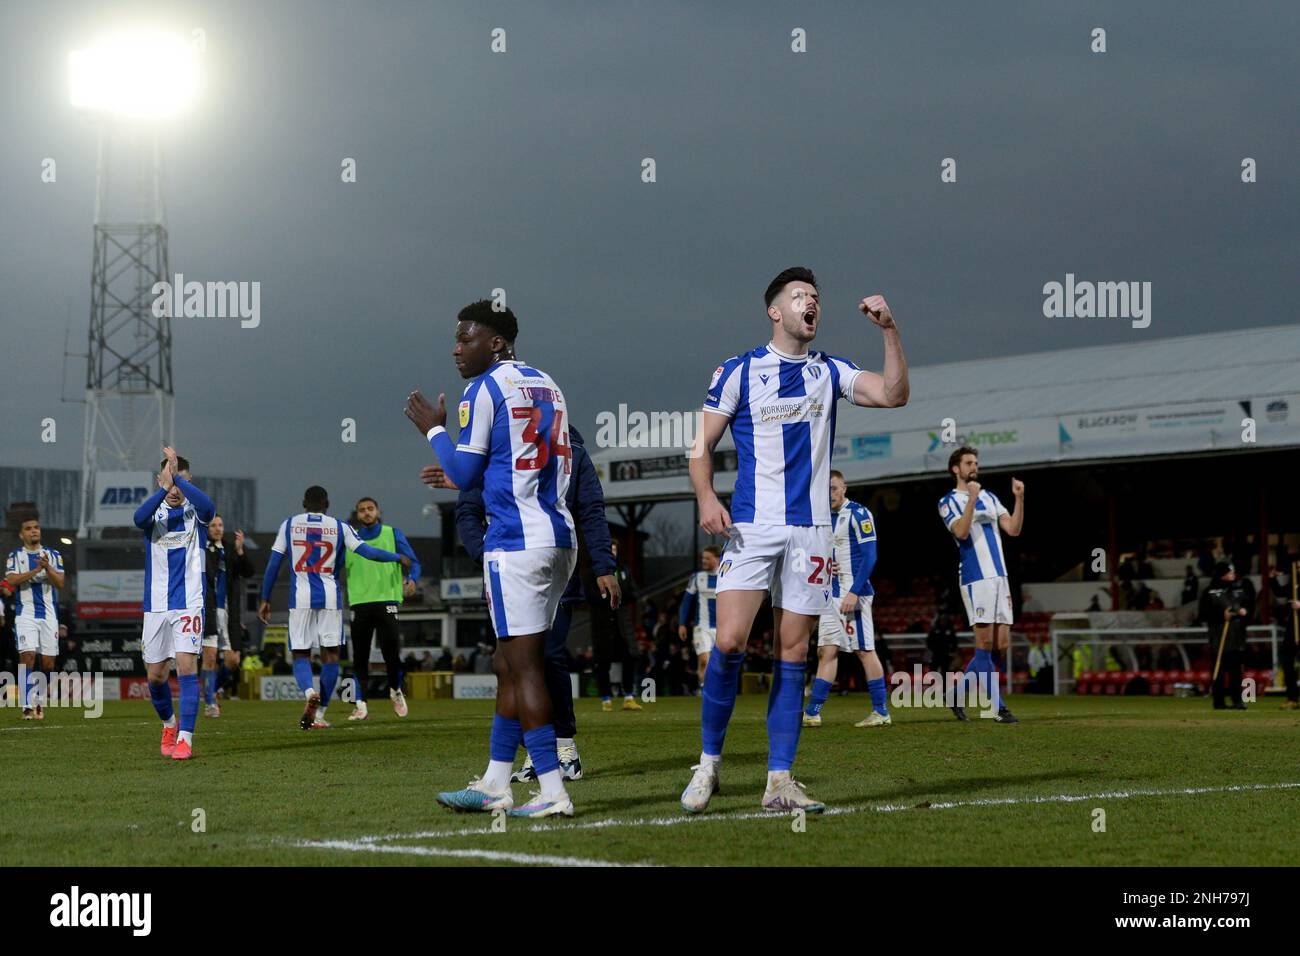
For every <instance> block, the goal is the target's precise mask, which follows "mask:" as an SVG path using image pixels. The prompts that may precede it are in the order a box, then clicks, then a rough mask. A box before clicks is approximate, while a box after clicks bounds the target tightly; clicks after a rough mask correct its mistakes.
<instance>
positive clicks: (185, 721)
mask: <svg viewBox="0 0 1300 956" xmlns="http://www.w3.org/2000/svg"><path fill="white" fill-rule="evenodd" d="M179 680H180V684H181V732H182V733H190V734H192V733H194V725H195V723H197V722H198V719H199V675H198V674H181V675H180V677H179ZM168 696H171V695H170V694H169V695H168Z"/></svg>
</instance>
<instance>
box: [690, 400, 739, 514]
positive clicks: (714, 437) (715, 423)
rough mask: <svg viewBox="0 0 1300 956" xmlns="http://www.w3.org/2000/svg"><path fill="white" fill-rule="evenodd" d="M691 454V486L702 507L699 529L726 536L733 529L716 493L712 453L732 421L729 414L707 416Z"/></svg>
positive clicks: (704, 417)
mask: <svg viewBox="0 0 1300 956" xmlns="http://www.w3.org/2000/svg"><path fill="white" fill-rule="evenodd" d="M703 419H704V420H703V422H702V423H701V425H700V433H699V435H697V436H696V439H695V446H694V447H693V448H692V449H691V452H690V459H691V460H690V466H689V467H690V473H691V487H692V488H694V489H695V500H696V501H697V502H698V503H699V506H700V527H701V528H703V529H704V530H705V531H707V532H708V533H709V534H727V533H728V531H729V529H730V528H731V515H730V514H728V513H727V509H726V508H724V507H722V502H721V501H719V500H718V495H717V492H715V491H714V490H713V450H714V449H715V448H717V447H718V442H719V441H720V440H721V439H722V433H723V432H724V431H726V430H727V425H728V424H730V422H731V418H730V416H728V415H718V414H712V413H706V414H705V415H704V416H703Z"/></svg>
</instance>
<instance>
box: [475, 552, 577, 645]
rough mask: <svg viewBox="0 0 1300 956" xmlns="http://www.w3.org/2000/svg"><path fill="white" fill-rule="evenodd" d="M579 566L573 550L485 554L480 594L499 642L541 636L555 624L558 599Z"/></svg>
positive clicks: (558, 604)
mask: <svg viewBox="0 0 1300 956" xmlns="http://www.w3.org/2000/svg"><path fill="white" fill-rule="evenodd" d="M577 563H578V552H577V550H576V549H575V548H529V549H527V550H525V551H488V552H486V553H485V554H484V555H483V593H484V594H485V595H486V596H487V599H488V613H489V614H491V616H492V629H493V631H495V632H496V636H497V637H498V638H506V637H519V636H520V635H522V634H542V633H544V632H546V631H549V630H550V629H551V625H552V624H554V623H555V611H556V609H557V608H558V607H559V606H560V597H561V596H562V595H563V594H564V589H565V588H567V587H568V586H569V578H570V577H571V576H572V575H573V569H574V567H576V566H577Z"/></svg>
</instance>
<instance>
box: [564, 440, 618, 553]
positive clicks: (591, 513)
mask: <svg viewBox="0 0 1300 956" xmlns="http://www.w3.org/2000/svg"><path fill="white" fill-rule="evenodd" d="M573 470H574V475H573V478H572V479H571V484H572V483H576V484H577V490H576V492H575V494H574V497H575V498H576V501H570V502H569V504H570V505H573V504H576V505H577V510H576V511H575V513H574V517H575V518H576V519H577V521H578V525H579V527H581V528H582V537H583V540H584V541H585V542H586V545H587V554H588V555H589V556H590V558H591V571H592V573H593V574H595V575H596V577H598V578H599V577H604V576H605V575H607V574H613V573H614V553H613V550H612V548H611V546H610V545H611V542H610V539H609V520H608V519H607V518H606V517H605V492H604V489H602V488H601V487H600V476H599V475H597V474H596V466H595V465H593V464H592V463H591V456H590V455H588V454H587V449H586V448H585V447H583V446H582V445H574V446H573ZM571 510H572V509H571Z"/></svg>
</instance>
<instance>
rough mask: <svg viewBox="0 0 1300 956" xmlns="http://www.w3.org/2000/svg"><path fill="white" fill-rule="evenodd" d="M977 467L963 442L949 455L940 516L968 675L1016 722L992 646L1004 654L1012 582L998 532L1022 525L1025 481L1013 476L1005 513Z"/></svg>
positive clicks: (960, 711) (1001, 715)
mask: <svg viewBox="0 0 1300 956" xmlns="http://www.w3.org/2000/svg"><path fill="white" fill-rule="evenodd" d="M979 471H980V463H979V452H977V451H976V450H975V449H974V448H970V447H967V446H963V447H961V448H958V449H957V450H956V451H954V452H953V453H952V454H951V455H949V456H948V472H949V474H951V475H952V477H953V480H954V481H955V483H956V484H955V487H954V488H953V490H952V491H950V492H948V493H947V494H946V495H944V496H943V497H942V498H940V499H939V517H940V518H942V519H943V523H944V525H945V526H946V527H947V529H948V530H949V531H950V532H952V536H953V539H954V540H955V542H956V544H957V553H958V555H959V556H960V557H959V565H958V583H959V584H960V586H961V599H962V603H964V604H965V605H966V617H967V619H968V620H969V621H970V624H971V628H972V629H973V630H974V631H975V656H974V657H972V658H971V660H970V663H969V664H968V665H967V666H966V673H967V674H974V675H975V676H976V678H977V679H980V680H984V681H986V682H987V684H988V693H989V695H990V697H991V699H992V702H993V705H994V707H995V708H996V710H997V717H996V718H995V719H996V720H997V721H998V722H999V723H1003V724H1014V723H1018V721H1017V720H1016V718H1015V717H1014V716H1013V715H1012V713H1011V711H1010V710H1008V709H1007V707H1006V704H1005V703H1004V702H1002V701H1001V700H1000V699H999V694H998V672H997V665H996V664H995V662H994V660H993V649H994V642H995V641H996V647H997V650H998V651H1000V652H1002V653H1003V654H1005V653H1006V651H1007V648H1008V646H1009V645H1010V643H1011V625H1012V624H1013V623H1014V622H1013V620H1012V614H1011V586H1010V583H1009V581H1008V579H1007V562H1006V558H1004V557H1003V554H1002V535H1001V534H1000V532H1006V533H1007V534H1008V535H1010V536H1011V537H1013V538H1014V537H1017V536H1018V535H1019V534H1020V529H1021V528H1022V527H1023V526H1024V523H1025V483H1024V482H1023V481H1019V480H1018V479H1015V478H1013V479H1011V493H1012V494H1013V495H1014V496H1015V499H1016V505H1015V510H1014V511H1007V509H1006V506H1005V505H1003V504H1002V502H1001V501H999V500H998V497H997V495H995V494H993V492H991V491H986V490H985V489H984V488H982V487H981V486H980V483H979V481H978V480H977V479H978V478H979ZM1008 663H1009V662H1008ZM953 712H954V713H955V714H956V715H957V719H958V720H966V719H967V718H966V711H965V708H964V707H962V706H961V702H958V705H957V706H956V707H954V708H953Z"/></svg>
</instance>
